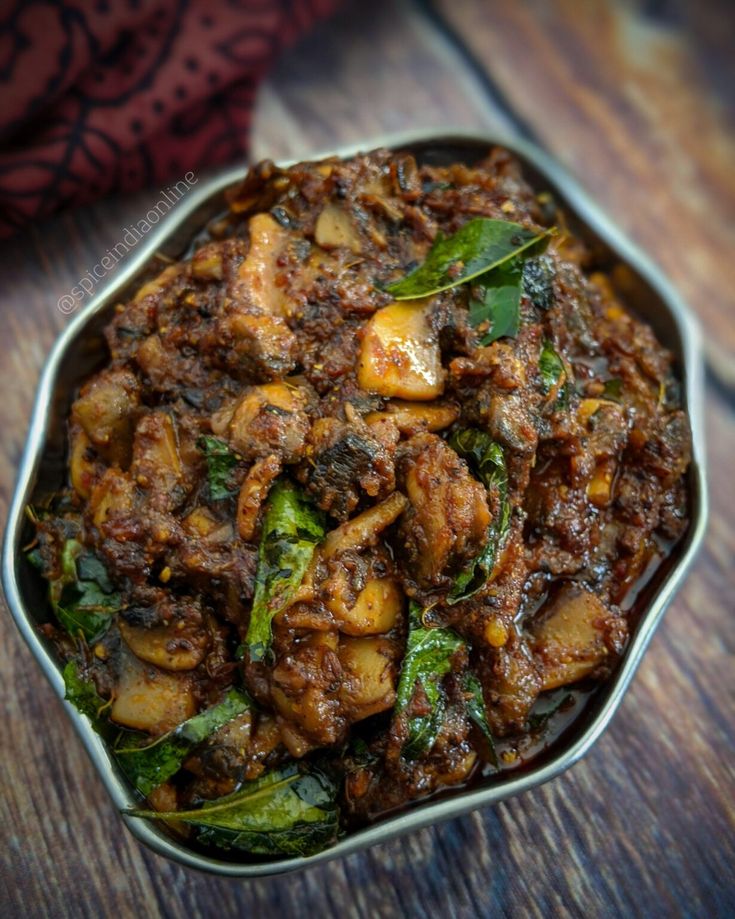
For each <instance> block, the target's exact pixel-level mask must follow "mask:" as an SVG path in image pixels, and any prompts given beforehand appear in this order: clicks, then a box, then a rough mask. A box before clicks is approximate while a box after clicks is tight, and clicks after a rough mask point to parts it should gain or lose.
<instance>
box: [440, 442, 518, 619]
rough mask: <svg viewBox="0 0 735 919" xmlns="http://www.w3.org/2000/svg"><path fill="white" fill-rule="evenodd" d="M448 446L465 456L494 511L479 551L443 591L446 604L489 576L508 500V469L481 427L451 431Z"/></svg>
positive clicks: (502, 537)
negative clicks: (495, 505)
mask: <svg viewBox="0 0 735 919" xmlns="http://www.w3.org/2000/svg"><path fill="white" fill-rule="evenodd" d="M448 443H449V446H450V447H452V449H453V450H454V451H455V452H456V453H457V454H458V455H459V456H461V457H462V458H463V459H464V460H466V462H467V464H468V466H469V467H470V470H471V471H472V472H473V474H474V475H475V476H476V478H478V479H479V480H480V481H481V482H482V484H483V485H484V486H485V488H486V489H487V491H488V494H489V496H490V497H491V499H492V498H494V499H495V500H494V501H492V502H491V507H492V506H493V504H497V506H498V508H499V509H498V511H497V513H496V514H494V516H493V519H492V521H491V523H490V526H489V527H488V533H487V542H486V543H485V548H484V549H483V550H482V552H481V553H480V554H479V555H478V556H477V557H476V558H474V559H473V560H472V562H471V563H470V564H469V565H467V566H466V567H465V569H464V570H463V571H461V572H460V574H459V575H458V576H457V578H456V580H455V582H454V585H453V586H452V589H451V590H450V591H449V594H448V595H447V602H448V603H449V604H454V603H458V602H459V601H460V600H466V599H467V598H468V597H471V596H472V595H473V594H475V593H477V591H478V590H480V589H481V588H483V587H484V586H485V584H487V582H488V580H489V579H490V577H491V576H492V573H493V569H494V568H495V563H496V561H497V556H498V552H499V550H500V548H501V546H502V544H503V542H504V540H505V538H506V536H507V535H508V530H509V529H510V511H511V508H510V502H509V501H508V471H507V469H506V465H505V456H504V454H503V450H502V448H501V447H500V445H499V444H497V443H495V441H494V440H493V439H492V437H490V435H489V434H487V433H485V431H480V430H478V429H477V428H464V429H462V430H459V431H455V432H454V433H453V434H452V435H451V437H450V438H449V440H448Z"/></svg>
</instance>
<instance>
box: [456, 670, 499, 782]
mask: <svg viewBox="0 0 735 919" xmlns="http://www.w3.org/2000/svg"><path fill="white" fill-rule="evenodd" d="M464 688H465V691H466V692H467V693H468V699H467V716H468V718H469V719H470V721H472V723H473V724H474V725H475V726H476V727H477V728H479V730H480V733H481V734H482V736H483V737H484V738H485V740H486V741H487V745H488V749H489V751H490V762H491V763H492V764H493V765H494V766H496V767H497V765H498V755H497V753H496V752H495V738H494V737H493V735H492V733H491V731H490V727H489V725H488V723H487V713H486V711H485V697H484V695H483V692H482V683H480V681H479V680H478V679H477V677H476V676H475V674H474V673H470V672H468V673H467V674H466V675H465V680H464Z"/></svg>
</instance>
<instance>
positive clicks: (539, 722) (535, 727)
mask: <svg viewBox="0 0 735 919" xmlns="http://www.w3.org/2000/svg"><path fill="white" fill-rule="evenodd" d="M573 701H574V696H573V695H572V694H571V693H570V692H567V693H564V695H562V696H561V697H560V698H558V699H555V700H553V701H552V702H551V703H550V704H549V705H548V708H543V709H542V710H540V711H539V710H538V709H539V708H540V706H541V705H543V704H545V703H543V702H539V703H537V704H536V706H535V709H536V710H534V711H533V712H531V714H530V715H529V716H528V730H529V731H530V732H531V733H532V734H537V733H538V732H540V731H542V730H543V729H544V728H545V727H546V725H547V724H548V723H549V721H550V720H551V719H552V718H553V717H554V715H556V713H557V712H558V711H560V710H561V709H562V708H566V707H567V705H569V703H570V702H573Z"/></svg>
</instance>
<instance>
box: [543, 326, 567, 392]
mask: <svg viewBox="0 0 735 919" xmlns="http://www.w3.org/2000/svg"><path fill="white" fill-rule="evenodd" d="M538 369H539V374H540V375H541V385H542V389H543V392H544V394H545V395H549V394H554V395H555V400H554V402H555V405H556V406H557V407H558V408H564V407H565V406H566V405H567V403H568V401H569V387H568V385H567V382H568V380H567V377H568V374H567V368H566V365H565V363H564V361H563V360H562V358H561V357H560V355H559V354H558V352H557V351H556V350H555V349H554V346H553V344H552V343H551V342H550V341H549V340H548V339H545V340H544V343H543V346H542V348H541V354H540V356H539V361H538Z"/></svg>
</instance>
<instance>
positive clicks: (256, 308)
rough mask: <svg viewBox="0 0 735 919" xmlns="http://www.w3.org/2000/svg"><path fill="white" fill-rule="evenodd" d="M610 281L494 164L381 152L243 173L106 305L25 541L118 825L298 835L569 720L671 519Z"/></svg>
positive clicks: (671, 484)
mask: <svg viewBox="0 0 735 919" xmlns="http://www.w3.org/2000/svg"><path fill="white" fill-rule="evenodd" d="M602 267H603V266H600V265H598V264H596V263H595V255H594V253H592V252H590V251H588V249H587V248H586V247H585V245H584V244H583V243H582V242H581V241H580V240H579V239H577V238H575V236H574V235H573V234H572V233H570V231H569V230H568V229H567V228H566V225H565V220H564V215H563V213H561V212H560V211H559V210H558V209H556V207H555V205H554V203H553V200H552V199H551V197H550V196H549V195H548V194H538V195H537V194H535V193H534V191H532V190H531V188H530V187H529V186H528V185H527V184H526V182H525V181H524V180H523V178H522V176H521V174H520V170H519V167H518V164H517V163H516V162H515V160H514V159H513V157H512V156H511V155H510V154H508V153H507V152H506V151H504V150H500V149H495V150H492V151H491V152H490V153H489V155H488V157H487V158H486V159H485V160H484V161H483V162H481V163H479V164H478V165H476V166H474V167H472V168H470V167H468V166H466V165H460V164H455V165H451V166H448V167H442V168H438V167H431V166H426V165H424V166H421V165H418V164H417V162H416V161H415V159H414V158H413V157H412V156H410V155H408V154H401V153H398V154H396V153H391V152H388V151H385V150H379V151H376V152H374V153H371V154H368V155H364V156H358V157H355V158H353V159H351V160H349V161H341V160H338V159H329V160H325V161H322V162H315V163H301V164H298V165H296V166H292V167H290V168H288V169H280V168H278V167H276V166H274V165H273V164H272V163H270V162H263V163H261V164H260V165H258V166H256V167H255V168H254V169H252V170H251V171H250V172H249V173H248V175H247V177H246V178H245V179H244V181H243V182H242V184H241V186H240V187H239V188H238V189H236V190H235V191H234V193H232V194H231V196H230V201H229V212H228V214H227V215H226V216H225V217H223V218H221V219H220V220H218V221H217V222H216V223H215V224H213V225H212V226H211V227H210V232H209V235H208V241H206V242H205V243H204V244H202V245H200V246H199V247H198V248H196V249H194V251H193V252H192V254H191V255H190V257H189V258H188V259H186V260H184V261H182V262H180V263H177V264H171V265H169V266H168V267H166V268H165V270H164V271H163V272H162V273H161V274H159V275H158V276H157V277H154V278H153V279H151V280H149V281H148V282H147V283H145V284H144V285H143V286H142V287H141V288H140V289H139V290H138V291H137V293H136V294H135V296H134V297H133V299H132V300H131V301H130V302H128V303H125V304H120V305H119V306H118V307H117V309H116V311H115V314H114V317H113V319H112V321H111V322H110V324H109V326H108V327H107V330H106V334H107V341H108V344H109V360H108V361H107V363H106V364H105V366H103V367H102V368H100V369H99V371H98V372H97V373H96V374H95V375H94V376H92V377H91V378H89V379H88V380H87V381H86V382H85V383H84V385H83V386H82V387H81V389H80V390H79V392H78V394H77V397H76V400H75V401H74V404H73V406H72V408H71V413H70V416H69V421H68V430H69V458H68V461H69V481H68V486H67V487H66V488H64V489H63V490H62V491H61V492H59V493H58V494H56V495H54V496H52V498H51V499H50V500H49V501H48V502H47V504H46V506H45V507H41V506H37V507H34V508H32V509H29V513H30V514H31V515H32V518H33V520H34V523H35V525H36V534H37V535H36V539H35V541H34V543H33V545H32V546H31V547H30V550H29V559H30V561H31V562H32V563H33V564H35V565H36V566H37V567H38V568H39V569H40V572H41V574H42V575H43V577H45V578H46V579H47V581H48V584H49V598H50V608H51V610H52V611H53V617H52V618H51V621H50V622H49V623H48V624H47V625H46V626H44V627H43V628H44V630H45V632H46V634H47V635H48V636H49V637H50V638H51V639H52V640H53V641H54V643H55V644H56V647H57V648H58V651H59V653H60V655H61V658H62V661H63V663H64V666H65V669H64V677H65V681H66V686H67V697H68V698H69V699H70V700H71V701H72V702H73V703H74V704H75V705H76V706H77V707H78V708H79V710H80V711H81V712H83V713H84V714H85V715H86V716H88V717H89V718H90V719H91V720H92V723H93V725H94V727H95V729H96V730H97V731H98V732H99V733H100V734H101V735H102V736H103V737H104V738H105V739H106V741H107V742H108V744H109V745H110V748H111V749H112V751H113V753H114V756H115V757H116V759H117V762H118V763H119V764H120V768H121V769H122V771H123V772H124V773H125V774H126V775H127V776H128V778H129V780H130V782H131V783H132V784H133V785H134V786H135V788H136V789H137V790H138V792H139V793H140V809H139V810H138V811H136V812H135V813H137V814H139V815H140V816H143V817H145V818H147V819H150V820H155V821H157V822H158V823H159V825H161V826H166V827H168V828H169V829H170V831H171V832H173V833H177V834H182V835H184V836H185V837H186V838H188V839H189V840H191V842H192V843H193V844H195V845H198V846H214V847H218V848H232V849H239V850H244V851H246V852H249V853H253V854H268V855H272V854H307V853H311V852H314V851H317V850H319V849H321V848H323V847H325V846H328V845H330V844H331V843H333V842H334V840H335V839H336V838H337V837H338V835H339V834H340V833H341V832H343V831H344V830H345V829H349V828H350V827H353V826H358V825H360V824H361V823H365V822H366V821H369V820H373V819H375V818H376V817H379V816H380V815H381V814H384V813H386V812H387V811H389V810H394V809H395V808H397V807H401V806H404V805H405V804H407V803H408V802H411V801H416V800H417V799H421V798H423V797H425V796H427V795H430V794H432V793H435V792H436V791H438V790H440V789H445V788H447V787H449V786H456V785H458V784H460V783H467V782H468V781H472V780H473V779H474V778H476V777H478V776H487V775H488V774H489V773H491V772H493V771H496V770H502V769H512V768H517V767H518V766H519V765H522V764H524V763H526V762H528V760H529V759H530V758H531V757H532V756H533V755H535V753H537V752H538V750H539V749H541V748H543V746H544V744H545V743H548V741H549V739H550V737H551V736H552V735H553V733H554V725H557V728H558V726H559V725H561V724H562V723H563V722H564V723H565V722H568V721H569V720H570V714H571V717H574V715H575V714H576V709H580V708H581V706H582V699H583V693H584V691H585V690H586V689H589V687H591V686H593V685H595V681H600V680H604V679H605V677H606V676H607V675H608V674H609V673H610V672H611V670H612V668H614V667H615V665H616V661H617V660H618V658H619V655H620V654H621V651H622V650H623V648H624V646H625V643H626V640H627V636H628V633H629V629H630V627H631V625H632V616H633V610H634V604H633V602H632V600H631V597H632V596H633V595H634V590H633V588H637V587H638V586H639V585H640V583H641V580H642V579H643V578H644V577H647V576H650V574H651V572H652V571H653V570H654V569H655V567H656V566H657V564H659V563H660V562H661V561H662V559H663V557H664V556H665V555H666V553H667V552H668V550H669V548H670V546H671V545H672V544H673V542H674V541H675V540H676V539H678V538H679V537H680V536H681V534H682V532H683V531H684V529H685V527H686V524H687V492H686V488H685V479H684V475H685V472H686V470H687V466H688V463H689V459H690V432H689V425H688V421H687V418H686V416H685V414H684V412H683V411H682V409H681V405H680V402H679V395H678V388H677V384H676V381H675V379H674V378H673V376H672V368H671V357H670V355H669V353H668V352H667V351H666V350H665V349H664V348H663V347H662V346H661V345H660V344H659V343H658V342H657V341H656V339H655V337H654V335H653V333H652V331H651V329H650V328H649V327H648V326H647V325H645V324H644V323H642V322H640V321H639V320H637V319H636V318H635V317H634V316H632V315H631V314H630V313H629V312H628V311H627V310H626V308H625V305H624V304H623V303H621V302H620V300H619V299H617V297H616V294H615V292H614V290H613V286H612V283H611V281H610V278H609V277H608V276H607V275H606V274H605V273H603V271H602V270H601V268H602ZM626 598H627V599H626ZM572 686H573V687H574V689H573V690H572V692H571V693H570V691H569V689H568V688H569V687H572Z"/></svg>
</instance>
